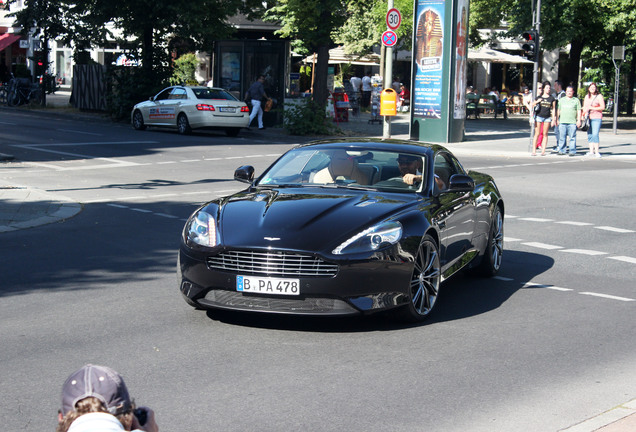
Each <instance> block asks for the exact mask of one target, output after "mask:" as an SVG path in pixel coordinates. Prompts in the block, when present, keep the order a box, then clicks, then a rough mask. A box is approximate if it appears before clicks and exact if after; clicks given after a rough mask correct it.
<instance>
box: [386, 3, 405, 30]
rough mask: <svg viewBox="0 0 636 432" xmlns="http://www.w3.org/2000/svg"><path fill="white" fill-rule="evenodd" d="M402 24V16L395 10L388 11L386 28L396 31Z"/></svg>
mask: <svg viewBox="0 0 636 432" xmlns="http://www.w3.org/2000/svg"><path fill="white" fill-rule="evenodd" d="M400 24H402V14H401V13H400V11H399V10H397V9H395V8H391V9H389V11H388V12H387V13H386V26H387V27H388V28H390V29H391V30H397V29H398V27H400Z"/></svg>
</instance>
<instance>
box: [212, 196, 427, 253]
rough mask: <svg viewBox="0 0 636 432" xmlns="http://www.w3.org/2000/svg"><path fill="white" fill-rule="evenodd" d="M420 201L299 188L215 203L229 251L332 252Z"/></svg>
mask: <svg viewBox="0 0 636 432" xmlns="http://www.w3.org/2000/svg"><path fill="white" fill-rule="evenodd" d="M415 201H416V199H415V195H414V194H396V193H379V192H371V191H350V190H344V189H335V190H325V189H297V188H294V189H278V190H277V189H274V190H272V189H262V190H257V191H248V192H241V193H237V194H234V195H231V196H229V197H226V198H222V199H220V200H217V201H215V203H216V204H217V205H218V206H219V208H218V218H219V229H220V233H221V242H222V244H224V245H225V246H230V247H246V248H252V247H274V248H281V249H296V250H307V251H320V250H323V251H324V250H326V251H331V250H332V249H333V248H334V247H336V246H337V245H339V244H340V243H342V242H343V241H345V240H346V239H348V238H349V237H351V236H353V235H355V234H357V233H358V232H360V231H362V230H363V229H365V228H367V227H369V226H370V225H372V224H374V223H377V222H379V221H382V220H384V219H386V218H388V217H390V216H391V215H397V214H398V213H400V212H402V211H404V210H405V209H406V208H408V207H410V206H411V205H413V204H414V202H415ZM210 210H211V209H210Z"/></svg>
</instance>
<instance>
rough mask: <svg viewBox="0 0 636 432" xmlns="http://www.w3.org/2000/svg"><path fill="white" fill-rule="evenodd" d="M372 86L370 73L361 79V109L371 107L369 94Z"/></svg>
mask: <svg viewBox="0 0 636 432" xmlns="http://www.w3.org/2000/svg"><path fill="white" fill-rule="evenodd" d="M372 91H373V86H372V85H371V72H367V74H366V75H365V76H364V77H362V108H368V107H369V105H371V92H372Z"/></svg>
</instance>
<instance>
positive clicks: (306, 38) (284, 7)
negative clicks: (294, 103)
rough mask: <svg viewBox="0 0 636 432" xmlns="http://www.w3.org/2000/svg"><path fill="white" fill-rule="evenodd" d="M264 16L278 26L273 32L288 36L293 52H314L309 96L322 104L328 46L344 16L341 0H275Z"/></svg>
mask: <svg viewBox="0 0 636 432" xmlns="http://www.w3.org/2000/svg"><path fill="white" fill-rule="evenodd" d="M264 17H265V19H266V20H269V21H276V22H278V23H279V24H280V25H281V28H280V30H278V31H277V33H278V34H279V35H281V36H283V37H286V38H290V39H292V47H293V48H294V50H295V51H296V52H298V53H301V54H309V53H314V52H315V53H317V54H318V59H317V62H316V70H315V75H314V94H313V98H314V100H315V101H316V103H317V104H318V106H321V107H324V106H325V105H326V103H327V97H328V91H327V68H328V65H329V49H330V48H332V47H333V46H334V40H333V38H332V33H333V31H334V30H335V29H337V28H339V27H341V26H342V25H343V23H344V21H345V19H346V5H345V2H344V0H278V1H277V2H276V4H275V5H274V6H273V7H272V8H271V9H269V10H268V11H267V12H266V13H265V16H264Z"/></svg>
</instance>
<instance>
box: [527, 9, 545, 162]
mask: <svg viewBox="0 0 636 432" xmlns="http://www.w3.org/2000/svg"><path fill="white" fill-rule="evenodd" d="M532 7H533V8H534V1H533V2H532ZM532 21H533V22H532V27H533V28H534V29H535V30H536V31H537V40H536V42H535V48H536V50H537V51H536V52H537V55H536V57H535V60H534V63H533V71H532V100H534V99H536V98H537V97H538V96H539V95H538V94H537V91H538V88H537V87H538V84H539V57H540V55H541V52H540V43H539V41H540V40H541V37H540V36H539V35H540V34H541V32H540V27H541V0H537V8H536V10H533V11H532ZM533 114H534V113H533V110H532V109H531V110H530V117H531V118H532V115H533ZM535 129H536V128H535V124H534V122H531V123H530V151H533V150H534V148H533V143H534V131H535ZM541 145H543V143H542V144H541Z"/></svg>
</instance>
